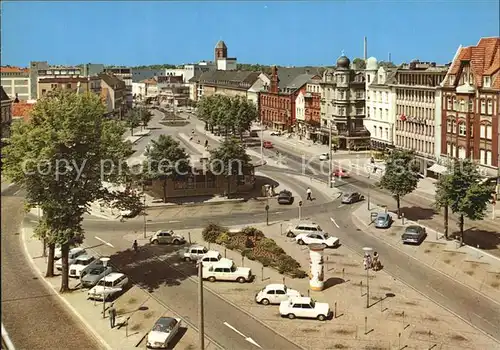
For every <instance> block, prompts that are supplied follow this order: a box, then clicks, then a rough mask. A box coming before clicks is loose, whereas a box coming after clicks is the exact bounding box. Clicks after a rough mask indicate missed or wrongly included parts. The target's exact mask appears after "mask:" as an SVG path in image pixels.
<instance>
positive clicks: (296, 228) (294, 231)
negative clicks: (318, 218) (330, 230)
mask: <svg viewBox="0 0 500 350" xmlns="http://www.w3.org/2000/svg"><path fill="white" fill-rule="evenodd" d="M313 232H323V230H322V229H321V227H320V226H319V225H318V224H316V223H314V222H312V221H299V222H298V223H297V224H296V225H291V226H288V228H287V230H286V236H287V237H296V236H297V235H300V234H302V233H313Z"/></svg>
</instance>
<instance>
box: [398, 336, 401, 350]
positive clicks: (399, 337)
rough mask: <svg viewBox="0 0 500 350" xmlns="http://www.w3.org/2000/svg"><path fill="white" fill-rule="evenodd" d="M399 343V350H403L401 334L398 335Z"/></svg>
mask: <svg viewBox="0 0 500 350" xmlns="http://www.w3.org/2000/svg"><path fill="white" fill-rule="evenodd" d="M398 342H399V346H398V350H399V349H401V333H399V334H398Z"/></svg>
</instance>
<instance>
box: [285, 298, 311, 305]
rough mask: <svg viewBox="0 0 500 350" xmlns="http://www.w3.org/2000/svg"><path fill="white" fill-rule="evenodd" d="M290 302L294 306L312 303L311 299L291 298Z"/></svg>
mask: <svg viewBox="0 0 500 350" xmlns="http://www.w3.org/2000/svg"><path fill="white" fill-rule="evenodd" d="M290 301H291V302H292V303H294V304H297V303H304V304H309V303H311V301H312V298H311V297H291V298H290Z"/></svg>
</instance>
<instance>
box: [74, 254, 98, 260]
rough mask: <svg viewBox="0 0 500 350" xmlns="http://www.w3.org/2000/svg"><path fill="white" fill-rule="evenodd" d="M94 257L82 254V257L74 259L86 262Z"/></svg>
mask: <svg viewBox="0 0 500 350" xmlns="http://www.w3.org/2000/svg"><path fill="white" fill-rule="evenodd" d="M93 257H94V256H93V255H89V254H83V255H80V256H78V257H77V258H76V260H88V259H92V258H93Z"/></svg>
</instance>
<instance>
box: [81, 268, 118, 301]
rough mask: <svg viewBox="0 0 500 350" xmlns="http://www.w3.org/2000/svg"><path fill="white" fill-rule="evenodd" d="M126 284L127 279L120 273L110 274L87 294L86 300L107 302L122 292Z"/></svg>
mask: <svg viewBox="0 0 500 350" xmlns="http://www.w3.org/2000/svg"><path fill="white" fill-rule="evenodd" d="M127 284H128V277H127V276H125V275H124V274H123V273H120V272H111V273H110V274H109V275H106V276H104V277H103V278H101V279H100V280H99V282H97V284H96V285H95V286H94V287H92V289H90V290H89V291H88V293H87V295H88V298H89V299H92V300H108V299H109V298H111V297H114V296H115V295H118V294H120V293H121V292H123V290H124V288H125V286H126V285H127Z"/></svg>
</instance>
